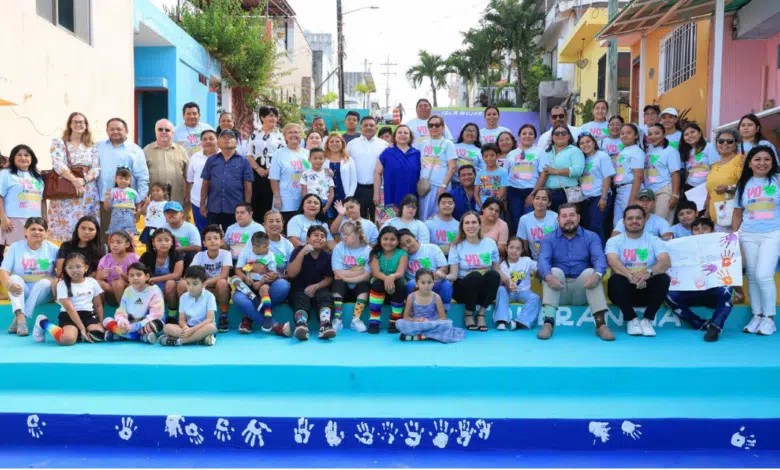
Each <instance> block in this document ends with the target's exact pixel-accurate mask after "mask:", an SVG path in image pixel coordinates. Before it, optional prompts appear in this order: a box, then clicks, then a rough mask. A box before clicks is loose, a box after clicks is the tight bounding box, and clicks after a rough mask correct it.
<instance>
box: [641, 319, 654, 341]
mask: <svg viewBox="0 0 780 470" xmlns="http://www.w3.org/2000/svg"><path fill="white" fill-rule="evenodd" d="M639 327H640V328H641V329H642V336H647V337H650V338H652V337H653V336H655V328H653V322H651V321H650V319H648V318H643V319H642V320H641V321H640V322H639Z"/></svg>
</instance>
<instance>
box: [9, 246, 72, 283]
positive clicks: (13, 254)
mask: <svg viewBox="0 0 780 470" xmlns="http://www.w3.org/2000/svg"><path fill="white" fill-rule="evenodd" d="M58 251H59V248H58V247H57V245H55V244H54V243H52V242H50V241H48V240H44V241H43V244H42V245H41V247H40V248H38V249H37V250H32V249H31V248H30V246H29V245H28V244H27V240H19V241H18V242H14V243H12V244H11V246H10V247H8V251H6V253H5V257H4V258H3V264H1V265H0V269H2V270H3V271H5V272H7V273H8V274H11V275H13V274H16V275H18V276H20V277H21V278H22V279H23V280H24V282H25V283H27V286H28V287H32V285H33V284H34V283H36V282H38V281H40V280H41V279H44V278H47V277H54V264H55V262H56V261H57V252H58Z"/></svg>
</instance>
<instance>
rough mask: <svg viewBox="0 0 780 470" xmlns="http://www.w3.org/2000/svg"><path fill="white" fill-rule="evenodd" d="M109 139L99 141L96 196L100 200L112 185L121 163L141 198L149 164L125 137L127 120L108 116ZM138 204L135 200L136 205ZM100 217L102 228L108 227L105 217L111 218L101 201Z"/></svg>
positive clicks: (142, 198)
mask: <svg viewBox="0 0 780 470" xmlns="http://www.w3.org/2000/svg"><path fill="white" fill-rule="evenodd" d="M106 133H107V134H108V140H104V141H102V142H100V143H98V146H97V147H98V157H99V158H100V175H99V176H98V180H97V184H98V197H99V198H100V202H103V201H105V199H106V191H107V190H110V189H111V188H113V187H114V177H115V176H116V169H117V168H118V167H120V166H124V167H127V168H129V169H130V172H131V173H132V174H133V178H132V180H131V182H130V184H131V186H132V188H133V189H135V190H136V191H138V200H139V201H143V200H144V199H146V195H147V193H148V192H149V168H148V167H147V166H146V157H145V156H144V151H143V149H141V147H139V146H138V145H136V144H135V143H133V142H128V141H127V123H126V122H125V121H124V120H123V119H122V118H111V119H109V121H108V124H107V125H106ZM140 205H141V203H140V202H139V203H138V204H136V209H138V207H139V206H140ZM100 207H101V211H100V212H101V213H100V220H102V221H103V225H104V227H105V229H108V221H109V220H111V212H110V211H106V210H105V209H104V208H103V204H101V205H100Z"/></svg>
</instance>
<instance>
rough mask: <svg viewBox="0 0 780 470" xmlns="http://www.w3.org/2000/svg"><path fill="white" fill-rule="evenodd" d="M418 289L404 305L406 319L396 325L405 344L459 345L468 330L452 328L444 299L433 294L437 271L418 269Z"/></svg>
mask: <svg viewBox="0 0 780 470" xmlns="http://www.w3.org/2000/svg"><path fill="white" fill-rule="evenodd" d="M414 281H415V283H416V284H417V290H416V291H414V292H412V293H411V294H409V296H408V297H407V298H406V305H405V306H404V317H403V318H402V319H401V320H398V321H396V322H395V326H396V328H398V331H400V332H401V336H400V338H401V341H421V340H426V339H429V340H433V341H439V342H442V343H455V342H457V341H460V340H462V339H463V338H464V337H465V336H466V332H465V330H463V329H462V328H456V327H454V326H452V320H449V319H447V313H446V312H445V311H444V304H443V303H442V301H441V297H440V296H439V294H437V293H436V292H433V283H434V280H433V271H431V270H430V269H428V268H422V269H418V270H417V272H416V273H415V275H414Z"/></svg>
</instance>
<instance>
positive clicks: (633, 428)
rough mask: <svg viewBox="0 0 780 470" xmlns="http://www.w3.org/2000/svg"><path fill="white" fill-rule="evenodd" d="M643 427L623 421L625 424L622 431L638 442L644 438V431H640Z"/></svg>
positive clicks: (621, 427) (622, 425)
mask: <svg viewBox="0 0 780 470" xmlns="http://www.w3.org/2000/svg"><path fill="white" fill-rule="evenodd" d="M641 427H642V425H641V424H635V423H632V422H631V421H623V424H621V425H620V430H621V431H623V434H625V435H626V436H629V437H630V438H631V439H633V440H635V441H636V440H638V439H640V438H641V437H642V431H640V430H639V428H641Z"/></svg>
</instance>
